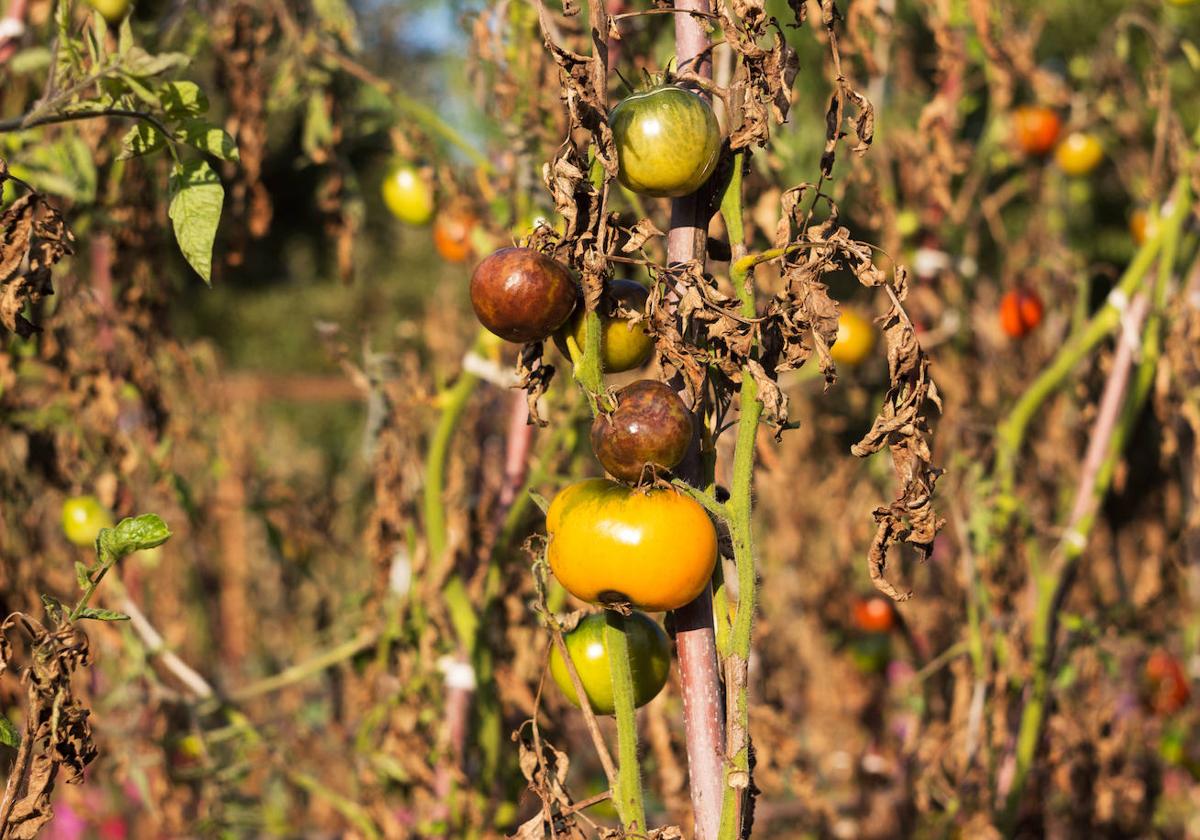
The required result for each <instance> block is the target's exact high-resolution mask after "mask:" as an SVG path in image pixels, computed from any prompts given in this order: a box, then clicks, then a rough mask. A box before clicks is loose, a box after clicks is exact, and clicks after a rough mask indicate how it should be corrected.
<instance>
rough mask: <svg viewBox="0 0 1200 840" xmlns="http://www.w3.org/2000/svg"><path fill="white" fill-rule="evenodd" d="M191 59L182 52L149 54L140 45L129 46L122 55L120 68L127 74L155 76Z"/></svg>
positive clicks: (188, 62) (179, 66) (181, 65)
mask: <svg viewBox="0 0 1200 840" xmlns="http://www.w3.org/2000/svg"><path fill="white" fill-rule="evenodd" d="M190 63H191V59H190V58H188V57H187V56H186V55H184V54H183V53H159V54H158V55H151V54H150V53H148V52H146V51H145V50H144V49H142V48H141V47H130V48H129V51H128V52H126V53H125V55H124V56H122V61H121V70H122V71H124V72H125V73H127V74H130V75H134V76H140V77H142V78H146V77H148V76H157V75H158V74H160V73H165V72H167V71H168V70H175V69H177V68H183V67H187V66H188V64H190Z"/></svg>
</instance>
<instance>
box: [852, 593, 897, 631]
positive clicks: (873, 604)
mask: <svg viewBox="0 0 1200 840" xmlns="http://www.w3.org/2000/svg"><path fill="white" fill-rule="evenodd" d="M895 622H896V613H895V612H894V611H893V607H892V602H891V601H890V600H888V599H887V598H883V597H880V596H879V595H873V596H872V597H870V598H863V599H861V600H859V601H858V602H857V603H856V604H855V605H854V624H855V626H857V627H858V629H859V630H862V631H863V632H865V633H887V632H888V631H889V630H891V629H892V626H893V625H894V624H895Z"/></svg>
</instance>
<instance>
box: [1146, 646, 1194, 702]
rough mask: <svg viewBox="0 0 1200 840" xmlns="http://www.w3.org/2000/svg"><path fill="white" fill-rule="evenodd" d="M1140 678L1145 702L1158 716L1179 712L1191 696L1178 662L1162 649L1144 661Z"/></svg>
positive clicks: (1185, 677)
mask: <svg viewBox="0 0 1200 840" xmlns="http://www.w3.org/2000/svg"><path fill="white" fill-rule="evenodd" d="M1142 676H1143V683H1144V685H1143V687H1144V689H1145V696H1146V702H1147V703H1148V704H1149V706H1150V708H1151V709H1153V710H1154V711H1155V712H1157V713H1158V714H1160V715H1169V714H1171V713H1172V712H1177V711H1179V710H1180V709H1181V708H1183V706H1184V705H1185V704H1186V703H1187V701H1188V700H1189V699H1190V698H1191V696H1192V690H1191V688H1190V687H1189V686H1188V680H1187V676H1185V675H1184V673H1183V669H1182V668H1181V667H1179V661H1178V660H1177V659H1175V657H1174V656H1172V655H1171V654H1169V653H1167V652H1166V651H1165V650H1163V649H1162V648H1158V649H1157V650H1155V651H1154V652H1152V653H1151V654H1150V656H1149V657H1148V658H1147V659H1146V667H1145V671H1144V673H1143V675H1142Z"/></svg>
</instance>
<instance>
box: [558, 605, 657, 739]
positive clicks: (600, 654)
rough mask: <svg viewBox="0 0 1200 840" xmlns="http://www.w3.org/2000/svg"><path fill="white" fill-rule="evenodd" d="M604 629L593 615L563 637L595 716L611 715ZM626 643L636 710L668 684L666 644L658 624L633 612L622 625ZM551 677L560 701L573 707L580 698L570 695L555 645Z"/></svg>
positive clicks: (603, 622)
mask: <svg viewBox="0 0 1200 840" xmlns="http://www.w3.org/2000/svg"><path fill="white" fill-rule="evenodd" d="M606 624H607V621H606V619H605V616H604V613H593V614H592V615H589V616H586V617H585V618H584V619H583V620H582V621H580V622H579V624H578V625H576V627H575V629H574V630H572V631H570V632H569V633H566V634H564V635H563V641H564V642H566V645H567V653H568V654H569V655H570V657H571V661H572V662H574V663H575V670H576V671H577V672H578V673H579V681H580V682H581V683H583V693H584V694H586V695H587V699H588V704H589V705H590V706H591V707H592V711H593V712H595V713H596V714H599V715H611V714H612V713H613V712H614V711H615V710H616V699H615V698H614V697H613V686H612V674H611V672H610V671H609V662H608V642H607V640H606V639H605V637H604V636H605V634H604V630H605V625H606ZM625 638H626V639H627V640H628V643H629V670H630V671H631V672H632V675H633V704H634V707H635V708H638V707H641V706H644V705H646V704H647V703H649V702H650V701H651V700H653V699H654V698H655V697H657V696H658V693H659V692H660V691H662V688H663V686H664V685H666V684H667V674H668V672H669V671H670V670H671V640H670V639H668V638H667V634H666V633H665V632H664V631H663V629H662V628H661V627H659V626H658V622H657V621H655V620H654V619H652V618H650V616H648V615H646V614H645V613H641V612H637V611H636V610H635V611H634V612H632V613H631V614H630V615H629V616H628V617H627V618H626V619H625ZM550 676H552V677H554V682H556V683H558V687H559V688H560V689H561V690H562V693H563V695H564V696H565V697H566V698H567V699H568V700H570V701H571V702H572V703H573V704H575V705H576V706H578V705H579V695H578V694H576V693H575V686H574V684H572V682H571V675H570V674H569V673H567V663H566V660H565V659H563V656H562V654H561V653H559V651H558V646H557V645H555V646H554V647H552V648H551V649H550Z"/></svg>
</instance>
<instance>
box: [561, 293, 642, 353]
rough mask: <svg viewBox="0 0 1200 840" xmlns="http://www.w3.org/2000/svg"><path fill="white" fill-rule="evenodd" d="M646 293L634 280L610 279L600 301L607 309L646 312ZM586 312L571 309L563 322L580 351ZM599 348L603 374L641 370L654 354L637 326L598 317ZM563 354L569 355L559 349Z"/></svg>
mask: <svg viewBox="0 0 1200 840" xmlns="http://www.w3.org/2000/svg"><path fill="white" fill-rule="evenodd" d="M648 297H649V292H647V291H646V288H645V287H644V286H643V285H642V284H641V283H638V282H637V281H634V280H613V281H612V282H610V283H609V284H608V290H607V299H606V300H604V301H602V302H601V303H602V305H604V306H605V307H606V308H607V307H609V306H611V307H612V309H613V311H615V308H616V304H620V305H622V306H624V307H625V308H626V309H631V310H633V311H635V312H643V311H645V309H646V299H647V298H648ZM586 314H587V313H586V312H585V311H584V308H583V307H582V306H579V307H577V308H576V310H575V315H574V317H572V319H571V320H570V321H568V322H567V328H568V329H569V330H570V331H571V335H572V336H573V337H574V338H575V344H576V345H578V346H579V348H580V349H581V350H582V349H583V345H584V342H585V340H586V337H585V336H584V332H585V330H584V325H585V323H586ZM600 349H601V356H602V358H601V365H602V367H603V369H604V372H605V373H623V372H624V371H627V370H633V369H634V368H638V367H641V366H642V365H644V364H645V363H646V360H647V359H649V358H650V356H651V354H653V353H654V339H652V338H651V337H650V336H648V335H646V330H645V329H644V328H643V327H642V325H641V324H631V323H629V321H627V320H625V319H623V318H618V317H609V316H608V315H604V314H602V315H601V316H600ZM563 355H566V356H568V357H569V356H570V354H569V353H567V352H566V350H565V349H563Z"/></svg>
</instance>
